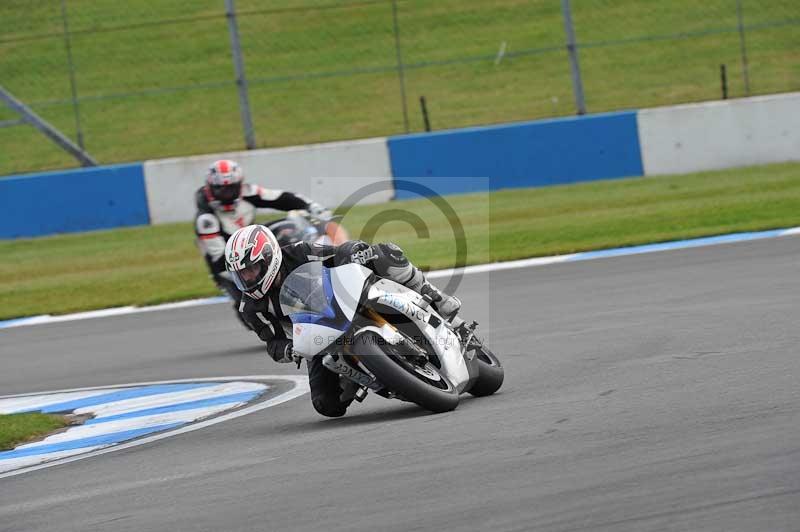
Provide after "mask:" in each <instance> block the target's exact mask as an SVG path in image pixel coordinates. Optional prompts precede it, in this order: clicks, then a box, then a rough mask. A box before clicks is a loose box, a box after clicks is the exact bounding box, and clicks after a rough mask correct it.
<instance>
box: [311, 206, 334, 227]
mask: <svg viewBox="0 0 800 532" xmlns="http://www.w3.org/2000/svg"><path fill="white" fill-rule="evenodd" d="M308 213H309V214H310V215H311V216H313V217H315V218H318V219H320V220H322V221H324V222H328V221H330V219H331V218H333V213H332V212H331V211H329V210H328V209H326V208H325V207H323V206H322V205H320V204H319V203H317V202H316V201H312V202H311V203H309V204H308Z"/></svg>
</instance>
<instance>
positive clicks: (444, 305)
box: [354, 243, 461, 325]
mask: <svg viewBox="0 0 800 532" xmlns="http://www.w3.org/2000/svg"><path fill="white" fill-rule="evenodd" d="M371 250H372V252H373V255H374V261H375V263H374V269H375V272H376V273H377V274H378V275H381V276H383V277H387V278H389V279H392V280H393V281H396V282H398V283H400V284H402V285H403V286H406V287H408V288H410V289H411V290H414V291H415V292H417V293H419V294H422V295H424V296H425V295H427V296H428V298H430V299H431V301H433V304H434V307H435V308H436V310H437V311H439V314H441V315H442V317H443V318H444V319H446V320H447V321H449V322H451V323H453V324H454V325H456V324H455V322H454V321H453V320H454V319H457V318H456V314H458V311H459V309H461V301H459V299H458V298H457V297H454V296H450V295H447V294H445V293H444V292H442V291H441V290H439V289H438V288H436V287H435V286H433V285H432V284H431V283H429V282H428V281H427V280H426V279H425V274H423V273H422V271H420V269H419V268H417V267H416V266H414V265H413V264H411V262H410V261H409V260H408V258H407V257H406V256H405V253H403V250H402V249H400V247H399V246H397V245H396V244H392V243H386V244H376V245H374V246H372V248H371ZM354 262H355V261H354ZM459 322H461V320H459Z"/></svg>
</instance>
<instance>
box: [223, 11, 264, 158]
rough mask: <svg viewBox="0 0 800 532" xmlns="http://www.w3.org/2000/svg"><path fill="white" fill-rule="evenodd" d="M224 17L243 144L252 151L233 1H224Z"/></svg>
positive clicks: (245, 88) (250, 121)
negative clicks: (229, 43)
mask: <svg viewBox="0 0 800 532" xmlns="http://www.w3.org/2000/svg"><path fill="white" fill-rule="evenodd" d="M225 17H226V18H227V19H228V31H229V33H230V34H231V56H232V58H233V66H234V68H235V70H236V88H237V89H238V91H239V112H240V113H241V115H242V128H243V129H244V143H245V146H247V149H248V150H252V149H254V148H255V147H256V135H255V130H254V129H253V118H252V116H251V115H250V98H249V97H248V95H247V78H245V75H244V59H243V58H242V47H241V43H240V41H239V25H238V24H237V23H236V6H235V5H234V0H225Z"/></svg>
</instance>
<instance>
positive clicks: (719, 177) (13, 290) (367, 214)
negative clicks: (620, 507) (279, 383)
mask: <svg viewBox="0 0 800 532" xmlns="http://www.w3.org/2000/svg"><path fill="white" fill-rule="evenodd" d="M446 200H447V202H448V203H449V204H450V205H451V206H452V207H453V209H454V210H455V212H456V213H457V215H458V219H459V220H460V223H461V224H462V225H463V227H464V233H465V236H466V240H465V241H466V244H467V250H468V253H467V263H468V264H477V263H485V262H493V261H505V260H512V259H518V258H524V257H534V256H546V255H554V254H562V253H572V252H576V251H584V250H592V249H602V248H610V247H617V246H628V245H635V244H643V243H648V242H661V241H668V240H676V239H683V238H692V237H699V236H706V235H717V234H724V233H730V232H738V231H753V230H763V229H772V228H781V227H791V226H797V225H800V164H797V163H791V164H777V165H768V166H760V167H751V168H741V169H734V170H725V171H718V172H707V173H701V174H688V175H681V176H669V177H666V176H665V177H645V178H633V179H622V180H612V181H598V182H592V183H582V184H576V185H568V186H555V187H546V188H536V189H515V190H502V191H497V192H493V193H491V194H474V195H464V196H450V197H447V198H446ZM387 208H391V209H400V210H401V211H403V212H406V213H411V214H414V215H417V216H418V217H419V218H421V219H422V220H424V221H425V223H426V226H427V231H428V234H427V235H423V236H422V237H418V236H417V234H416V233H415V231H413V230H412V229H411V228H410V227H409V225H408V223H406V222H402V221H392V222H389V223H386V224H384V225H382V226H381V227H380V229H379V231H378V232H377V234H375V237H374V239H375V240H391V241H394V242H397V243H398V244H399V245H401V246H402V247H403V248H404V249H405V250H406V251H407V253H408V255H409V256H410V257H411V259H412V260H413V261H414V262H415V263H416V264H418V265H421V266H424V267H427V268H444V267H449V266H452V265H453V261H454V257H455V253H456V245H455V241H454V237H453V230H452V226H451V220H449V219H447V218H446V217H445V216H444V215H443V214H442V213H441V212H439V210H438V208H436V207H435V206H434V205H433V204H432V203H431V202H429V201H427V200H413V201H402V202H393V203H390V204H388V205H376V206H365V207H358V208H354V209H352V210H351V211H350V213H348V215H347V216H346V217H345V219H344V221H343V223H344V225H345V226H346V227H347V228H348V229H349V231H350V233H351V235H352V236H354V237H358V236H359V235H362V231H363V229H364V227H365V226H367V225H369V224H368V221H369V220H371V219H374V217H375V216H376V215H377V214H379V213H381V212H385V211H386V209H387ZM0 256H2V257H3V260H2V261H1V262H0V319H8V318H14V317H20V316H29V315H36V314H43V313H67V312H75V311H82V310H90V309H97V308H105V307H113V306H121V305H130V304H135V305H149V304H156V303H162V302H166V301H176V300H182V299H190V298H195V297H203V296H209V295H215V294H216V291H215V288H214V286H213V284H212V283H211V281H210V280H209V278H208V277H207V273H206V268H205V264H204V262H203V261H202V259H201V257H200V254H199V252H198V251H197V249H196V247H195V244H194V233H193V229H192V224H191V223H179V224H170V225H161V226H145V227H137V228H130V229H119V230H113V231H98V232H92V233H83V234H70V235H60V236H54V237H45V238H39V239H29V240H14V241H2V242H0Z"/></svg>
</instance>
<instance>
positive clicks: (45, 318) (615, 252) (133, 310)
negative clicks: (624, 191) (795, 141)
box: [0, 227, 800, 329]
mask: <svg viewBox="0 0 800 532" xmlns="http://www.w3.org/2000/svg"><path fill="white" fill-rule="evenodd" d="M797 235H800V227H792V228H788V229H776V230H769V231H758V232H752V233H732V234H728V235H721V236H712V237H702V238H693V239H689V240H676V241H673V242H664V243H657V244H644V245H641V246H631V247H624V248H613V249H605V250H599V251H585V252H581V253H571V254H569V255H554V256H551V257H536V258H532V259H521V260H512V261H507V262H493V263H489V264H477V265H474V266H466V267H464V268H456V269H449V270H435V271H431V272H428V273H427V277H428V278H429V279H440V278H445V277H450V276H451V275H453V274H459V275H469V274H475V273H487V272H495V271H502V270H514V269H518V268H531V267H535V266H546V265H548V264H560V263H565V262H575V261H581V260H594V259H601V258H609V257H619V256H626V255H638V254H643V253H657V252H661V251H671V250H677V249H688V248H696V247H705V246H715V245H720V244H731V243H736V242H747V241H751V240H763V239H767V238H779V237H784V236H797ZM227 301H230V300H229V299H228V298H227V297H224V296H217V297H209V298H204V299H190V300H187V301H178V302H175V303H166V304H163V305H153V306H149V307H133V306H127V307H115V308H108V309H102V310H92V311H89V312H78V313H75V314H63V315H60V316H51V315H49V314H44V315H41V316H31V317H28V318H18V319H12V320H6V321H0V329H8V328H11V327H25V326H28V325H42V324H49V323H59V322H64V321H75V320H88V319H94V318H107V317H110V316H122V315H127V314H139V313H142V312H158V311H161V310H172V309H179V308H188V307H197V306H201V305H214V304H217V303H224V302H227Z"/></svg>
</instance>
